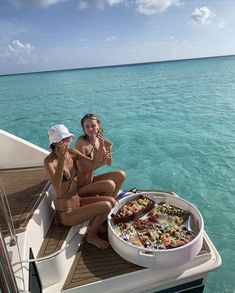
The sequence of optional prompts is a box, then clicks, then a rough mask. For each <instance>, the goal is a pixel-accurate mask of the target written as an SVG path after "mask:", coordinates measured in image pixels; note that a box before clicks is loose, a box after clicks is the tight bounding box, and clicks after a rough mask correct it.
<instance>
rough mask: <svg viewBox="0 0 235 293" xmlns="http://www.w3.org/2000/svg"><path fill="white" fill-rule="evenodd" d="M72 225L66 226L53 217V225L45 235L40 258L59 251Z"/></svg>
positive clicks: (39, 254)
mask: <svg viewBox="0 0 235 293" xmlns="http://www.w3.org/2000/svg"><path fill="white" fill-rule="evenodd" d="M69 230H70V227H65V226H63V225H61V224H60V223H57V222H56V219H55V218H54V219H53V222H52V223H51V226H50V228H49V230H48V232H47V234H46V236H45V239H44V241H43V243H42V246H41V248H40V251H39V253H38V258H40V257H44V256H48V255H50V254H53V253H55V252H57V251H59V250H60V249H61V247H62V245H63V243H64V241H65V239H66V236H67V235H68V233H69Z"/></svg>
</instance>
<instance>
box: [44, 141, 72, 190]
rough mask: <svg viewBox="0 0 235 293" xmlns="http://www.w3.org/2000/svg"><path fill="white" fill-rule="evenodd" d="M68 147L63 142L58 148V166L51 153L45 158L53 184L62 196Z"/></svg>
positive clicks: (45, 164)
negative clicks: (55, 164)
mask: <svg viewBox="0 0 235 293" xmlns="http://www.w3.org/2000/svg"><path fill="white" fill-rule="evenodd" d="M67 149H68V145H66V144H63V143H62V144H61V146H60V148H58V161H57V166H56V167H55V166H54V163H53V159H52V158H51V155H49V156H48V157H46V158H45V160H44V166H45V168H46V170H47V171H48V173H49V176H50V180H51V184H52V186H53V187H54V189H55V191H56V193H57V194H58V195H59V196H61V182H62V178H63V169H64V160H65V154H66V152H67Z"/></svg>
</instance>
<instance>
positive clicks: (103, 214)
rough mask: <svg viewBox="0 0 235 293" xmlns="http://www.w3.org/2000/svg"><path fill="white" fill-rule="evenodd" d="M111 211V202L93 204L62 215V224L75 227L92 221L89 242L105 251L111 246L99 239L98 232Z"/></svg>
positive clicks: (88, 235) (88, 236)
mask: <svg viewBox="0 0 235 293" xmlns="http://www.w3.org/2000/svg"><path fill="white" fill-rule="evenodd" d="M111 209H112V205H111V203H110V201H97V202H93V203H90V204H87V205H84V206H81V207H79V208H77V209H73V210H72V211H69V212H65V213H63V214H61V219H62V224H63V225H65V226H75V225H78V224H81V223H83V222H85V221H87V220H90V219H92V221H91V222H90V224H89V232H88V234H87V241H88V242H89V243H91V244H93V245H95V246H96V247H98V248H100V249H105V248H107V247H108V245H109V244H108V242H107V241H105V240H103V239H101V238H99V237H98V236H97V232H98V228H99V227H100V226H101V225H102V223H103V222H104V221H105V220H106V218H107V216H108V214H109V212H110V211H111Z"/></svg>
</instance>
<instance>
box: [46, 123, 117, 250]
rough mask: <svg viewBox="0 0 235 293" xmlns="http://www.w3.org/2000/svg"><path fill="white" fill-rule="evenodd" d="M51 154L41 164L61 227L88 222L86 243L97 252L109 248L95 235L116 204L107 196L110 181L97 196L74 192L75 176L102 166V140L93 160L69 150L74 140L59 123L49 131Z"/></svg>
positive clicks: (111, 188) (111, 187) (110, 188)
mask: <svg viewBox="0 0 235 293" xmlns="http://www.w3.org/2000/svg"><path fill="white" fill-rule="evenodd" d="M48 136H49V143H50V146H51V148H52V152H51V153H50V154H49V155H48V156H47V157H46V158H45V160H44V165H45V167H46V169H47V171H48V173H49V175H50V179H51V183H52V185H53V187H54V189H55V191H56V194H57V214H58V218H59V221H60V222H61V224H63V225H65V226H74V225H78V224H80V223H83V222H85V221H87V220H91V221H90V224H89V231H88V233H87V241H88V242H89V243H91V244H93V245H95V246H96V247H98V248H100V249H105V248H107V247H108V242H106V241H104V240H103V239H101V238H99V237H98V236H97V232H98V231H99V229H101V227H102V224H103V223H104V221H105V220H106V218H107V215H108V214H109V212H110V211H111V209H112V208H113V207H114V205H115V202H116V201H115V199H114V198H113V197H111V196H108V192H107V190H108V191H112V190H113V186H112V182H109V181H107V182H106V183H104V188H105V187H106V188H107V190H106V191H103V193H99V192H97V193H96V195H102V196H89V195H88V196H84V197H80V196H79V195H78V193H77V176H78V175H79V174H80V173H82V172H88V171H90V170H91V168H92V169H93V168H94V167H95V168H98V167H99V166H100V165H101V164H102V157H103V144H104V142H103V140H102V139H99V142H100V147H99V149H98V150H97V157H96V158H95V159H91V158H88V157H86V156H84V155H83V154H82V153H80V152H79V151H77V150H73V149H71V148H69V143H70V141H71V138H72V137H74V135H73V134H72V133H70V132H69V131H68V129H67V127H65V126H64V125H62V124H59V125H54V126H52V127H51V128H50V129H49V131H48Z"/></svg>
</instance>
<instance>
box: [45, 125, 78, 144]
mask: <svg viewBox="0 0 235 293" xmlns="http://www.w3.org/2000/svg"><path fill="white" fill-rule="evenodd" d="M74 136H75V135H74V134H72V133H70V132H69V131H68V128H67V127H66V126H64V125H63V124H58V125H53V126H52V127H51V128H50V129H49V130H48V137H49V143H50V145H51V144H52V143H55V142H60V141H61V140H62V139H64V138H67V137H74Z"/></svg>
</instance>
